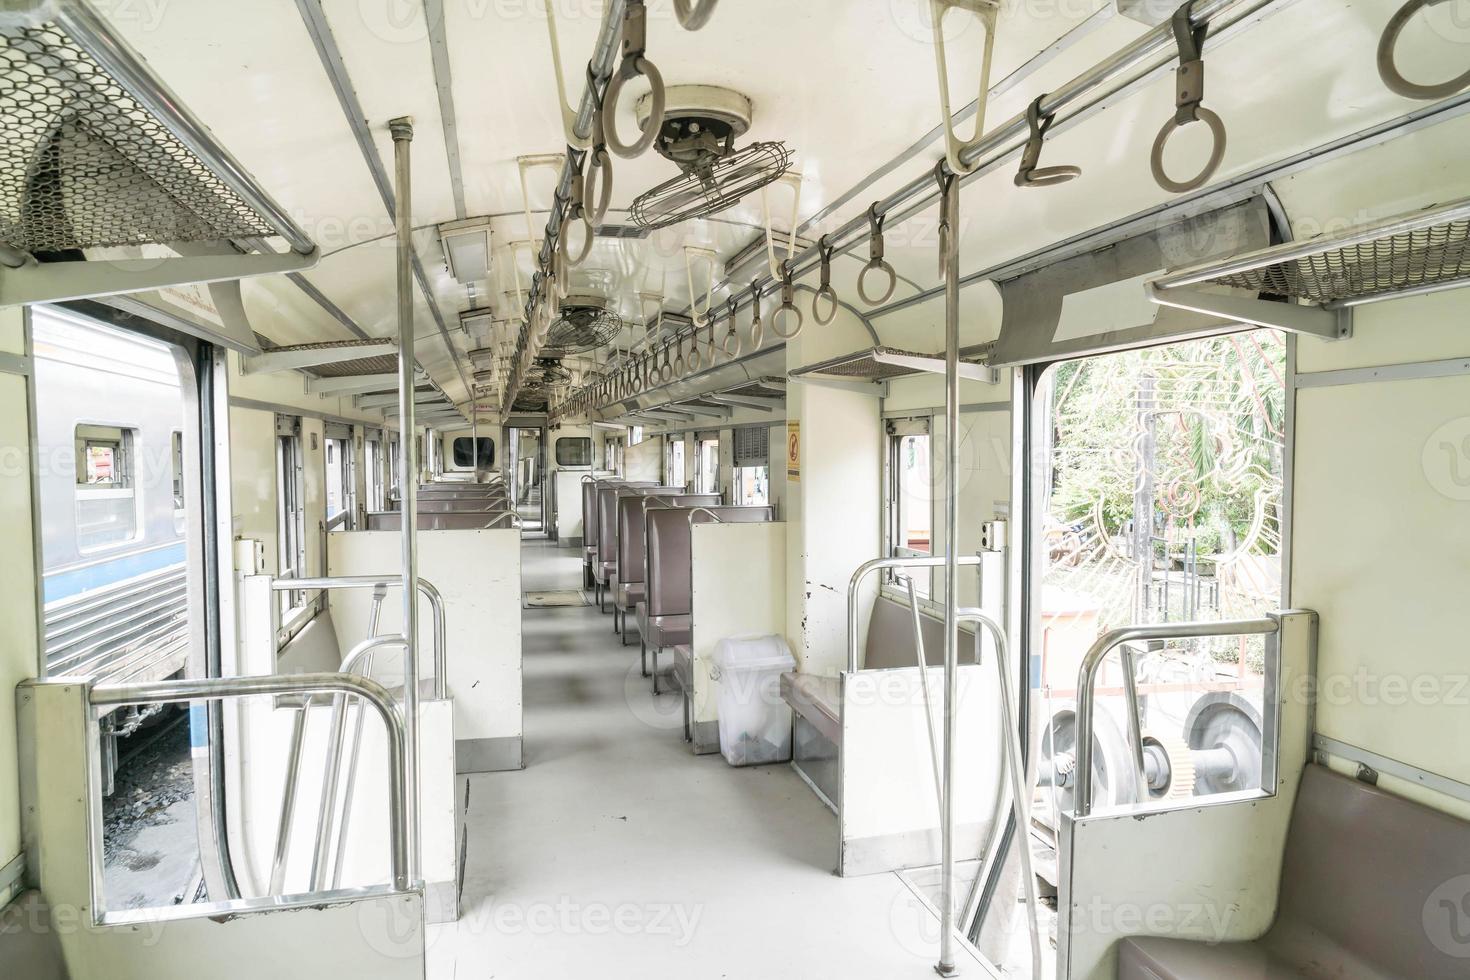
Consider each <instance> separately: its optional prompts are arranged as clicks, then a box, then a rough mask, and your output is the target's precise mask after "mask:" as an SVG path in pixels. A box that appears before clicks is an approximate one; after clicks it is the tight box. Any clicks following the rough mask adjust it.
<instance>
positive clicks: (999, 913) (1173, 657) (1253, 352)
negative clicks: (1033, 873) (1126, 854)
mask: <svg viewBox="0 0 1470 980" xmlns="http://www.w3.org/2000/svg"><path fill="white" fill-rule="evenodd" d="M1285 376H1286V342H1285V339H1284V337H1283V336H1282V334H1280V333H1279V332H1276V331H1271V330H1257V331H1250V332H1244V333H1238V334H1232V335H1229V336H1223V337H1213V338H1207V339H1203V340H1193V341H1187V342H1182V343H1176V344H1168V345H1164V346H1160V347H1152V348H1148V349H1144V350H1134V351H1124V352H1119V353H1112V354H1103V355H1098V356H1094V357H1087V358H1081V359H1077V360H1070V361H1063V362H1058V363H1054V364H1051V365H1045V366H1037V367H1033V368H1030V369H1028V375H1027V386H1026V390H1027V392H1028V394H1029V396H1030V397H1029V398H1028V400H1027V404H1026V405H1025V411H1026V414H1027V449H1026V454H1027V457H1028V458H1027V459H1026V460H1025V463H1026V464H1027V469H1026V470H1025V472H1027V473H1028V474H1029V476H1028V478H1027V487H1026V500H1027V506H1026V508H1025V526H1024V528H1023V534H1022V543H1021V544H1020V547H1022V548H1025V549H1027V558H1028V560H1027V561H1026V562H1024V565H1025V567H1027V568H1028V569H1029V575H1030V580H1029V581H1028V582H1027V583H1026V586H1027V587H1026V588H1025V589H1023V593H1024V594H1025V596H1026V597H1027V605H1026V609H1025V615H1026V628H1025V634H1024V638H1025V647H1024V649H1025V650H1026V652H1027V654H1028V656H1027V657H1026V658H1024V662H1025V668H1024V669H1025V675H1026V679H1027V681H1028V687H1029V691H1030V698H1029V703H1028V705H1027V729H1028V731H1027V734H1028V736H1029V745H1030V750H1031V759H1032V761H1031V764H1030V766H1029V768H1030V770H1031V773H1032V776H1033V778H1034V780H1035V783H1034V788H1033V793H1034V795H1033V798H1032V826H1031V827H1029V828H1027V833H1026V835H1025V837H1024V838H1023V837H1021V835H1019V834H1016V833H1015V828H1014V827H1011V828H1010V829H1009V830H1008V832H1007V840H1008V847H1007V849H1006V854H1005V860H1003V861H1000V862H997V868H996V869H995V870H993V871H992V872H990V873H989V874H987V875H986V876H985V879H984V880H982V881H981V882H979V883H978V884H977V887H976V894H975V895H974V896H972V898H974V899H978V900H977V901H975V902H974V904H973V905H972V906H970V907H971V908H972V909H978V914H977V915H976V916H975V918H974V919H973V921H972V927H971V930H970V935H971V938H972V939H974V940H975V941H976V942H977V944H978V945H979V947H980V949H981V951H982V952H984V953H985V955H986V956H987V957H989V958H990V959H991V961H992V962H994V963H996V964H997V965H1000V966H1001V967H1003V968H1004V969H1005V970H1006V971H1007V973H1008V974H1010V973H1012V972H1013V971H1019V972H1018V973H1017V975H1024V974H1025V973H1026V971H1027V961H1028V960H1029V953H1028V952H1027V948H1028V947H1027V938H1026V923H1025V919H1024V915H1023V914H1020V912H1019V910H1021V909H1024V906H1023V905H1018V904H1017V901H1016V899H1017V897H1018V895H1019V894H1020V886H1021V879H1020V870H1019V862H1018V860H1017V854H1018V849H1017V847H1016V846H1015V844H1016V842H1017V841H1018V840H1026V841H1028V842H1029V844H1030V846H1031V847H1032V851H1033V854H1034V855H1035V856H1036V861H1035V865H1036V868H1037V875H1038V878H1039V879H1040V881H1039V886H1040V894H1041V895H1042V896H1043V897H1046V896H1050V898H1051V900H1052V902H1053V905H1052V907H1051V909H1050V921H1046V922H1044V923H1043V930H1044V931H1043V935H1046V934H1047V932H1049V933H1050V934H1051V936H1052V937H1053V940H1055V936H1056V930H1057V921H1056V908H1055V904H1054V903H1055V899H1056V895H1057V882H1056V881H1055V880H1047V878H1048V877H1050V878H1053V879H1055V878H1056V877H1057V875H1056V873H1055V871H1056V869H1057V867H1058V862H1057V842H1058V828H1059V827H1060V821H1061V815H1062V814H1063V813H1067V812H1071V811H1072V810H1073V808H1074V806H1075V801H1074V799H1073V797H1072V790H1071V785H1072V779H1071V777H1070V774H1071V772H1072V766H1073V764H1074V753H1073V748H1074V746H1075V744H1076V741H1077V738H1078V733H1077V731H1076V721H1075V719H1076V711H1075V709H1076V703H1077V691H1076V687H1077V678H1078V671H1079V667H1080V665H1081V662H1082V659H1083V657H1084V655H1085V654H1086V652H1087V651H1088V649H1089V648H1090V647H1091V646H1092V644H1093V643H1094V641H1096V640H1097V639H1098V637H1099V636H1101V635H1102V634H1103V633H1105V632H1108V631H1110V630H1114V629H1118V628H1121V627H1125V626H1131V625H1141V624H1159V623H1181V622H1186V621H1217V620H1231V619H1249V618H1257V617H1260V616H1263V615H1266V614H1267V613H1270V612H1274V611H1275V610H1276V609H1278V608H1280V603H1281V598H1282V574H1283V551H1284V533H1283V520H1284V496H1285V486H1286V478H1285V474H1286V469H1287V463H1288V457H1287V452H1288V447H1287V423H1286V388H1285ZM1265 659H1266V644H1265V641H1264V639H1263V638H1262V637H1248V638H1244V637H1230V638H1204V639H1199V640H1188V641H1178V642H1173V641H1171V642H1153V643H1139V644H1125V645H1123V646H1122V647H1120V648H1119V650H1118V651H1115V652H1114V653H1112V654H1110V655H1109V657H1108V658H1107V661H1106V662H1105V663H1104V665H1103V668H1102V671H1101V673H1100V674H1099V681H1098V685H1097V692H1096V700H1095V705H1096V714H1095V717H1094V726H1093V734H1092V746H1093V749H1092V758H1093V764H1092V767H1091V768H1092V772H1093V779H1092V785H1093V794H1092V804H1093V808H1094V810H1095V811H1096V810H1106V809H1110V808H1129V807H1134V806H1137V805H1138V804H1140V803H1145V804H1146V803H1148V802H1150V801H1152V800H1160V799H1163V798H1166V797H1167V798H1172V799H1191V798H1197V797H1206V796H1211V795H1214V794H1218V793H1226V792H1234V791H1239V790H1248V789H1254V788H1256V787H1258V786H1259V785H1260V783H1261V778H1262V768H1261V765H1260V764H1259V762H1260V760H1261V759H1262V756H1263V753H1262V741H1263V738H1264V737H1265V736H1264V734H1263V733H1264V731H1265V726H1264V725H1263V718H1265V717H1266V714H1267V712H1266V710H1265V708H1264V706H1263V699H1264V696H1265V690H1266V674H1267V671H1266V669H1265ZM1130 688H1132V689H1133V690H1134V691H1135V692H1136V697H1135V698H1132V699H1130V697H1129V696H1128V694H1127V692H1128V691H1129V689H1130ZM1132 702H1136V704H1137V706H1138V734H1139V736H1140V737H1141V740H1142V743H1143V745H1144V746H1146V747H1147V749H1146V751H1144V752H1143V755H1144V756H1145V757H1146V759H1147V758H1149V757H1151V756H1153V755H1158V756H1159V757H1161V758H1167V760H1168V761H1167V764H1160V765H1152V766H1149V767H1148V768H1149V772H1150V773H1167V774H1168V778H1167V779H1166V780H1165V779H1160V780H1159V781H1158V782H1156V781H1155V779H1154V776H1153V775H1149V774H1140V773H1138V772H1137V768H1138V767H1137V763H1136V762H1135V758H1136V756H1137V754H1138V753H1139V752H1140V747H1138V746H1135V745H1134V744H1133V739H1134V736H1133V735H1132V734H1131V732H1132V729H1133V724H1132V718H1131V716H1130V715H1131V712H1130V703H1132Z"/></svg>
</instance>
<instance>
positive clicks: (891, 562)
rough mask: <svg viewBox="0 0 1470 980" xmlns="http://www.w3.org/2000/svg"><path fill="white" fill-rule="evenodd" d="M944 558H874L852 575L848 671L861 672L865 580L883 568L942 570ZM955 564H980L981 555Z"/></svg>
mask: <svg viewBox="0 0 1470 980" xmlns="http://www.w3.org/2000/svg"><path fill="white" fill-rule="evenodd" d="M944 561H945V560H944V558H943V556H940V557H937V558H936V557H933V556H930V557H928V558H874V559H873V560H872V561H865V562H863V563H862V564H861V565H859V566H858V568H857V571H855V572H853V573H852V578H851V579H849V580H848V582H847V669H848V670H861V669H862V668H861V667H859V666H858V613H857V592H858V587H859V586H860V585H862V583H863V579H865V578H867V577H868V576H869V575H871V574H873V573H874V572H876V571H878V570H879V569H881V568H942V567H943V566H944ZM955 564H957V565H961V566H969V565H978V564H980V556H979V555H959V556H958V557H956V558H955Z"/></svg>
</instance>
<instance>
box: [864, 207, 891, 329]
mask: <svg viewBox="0 0 1470 980" xmlns="http://www.w3.org/2000/svg"><path fill="white" fill-rule="evenodd" d="M887 218H888V216H887V215H886V214H879V213H878V202H877V201H874V202H873V203H872V204H871V205H870V206H869V207H868V264H867V265H865V266H863V271H862V273H861V274H860V275H859V276H858V283H857V286H858V295H859V296H861V297H862V298H863V302H864V303H867V304H868V305H869V306H877V305H879V304H880V303H886V302H888V300H889V298H890V297H892V296H893V291H894V289H896V288H897V287H898V273H896V272H894V271H893V266H891V265H889V264H888V263H887V262H886V261H885V260H884V258H883V222H884V221H886V220H887ZM875 269H876V270H878V271H879V272H883V273H886V274H887V275H888V287H887V288H886V289H884V291H883V294H882V295H881V296H873V295H871V294H869V292H868V273H870V272H872V271H874V270H875Z"/></svg>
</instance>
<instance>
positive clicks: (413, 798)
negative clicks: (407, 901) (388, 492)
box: [388, 116, 420, 883]
mask: <svg viewBox="0 0 1470 980" xmlns="http://www.w3.org/2000/svg"><path fill="white" fill-rule="evenodd" d="M388 129H389V130H390V131H391V132H392V134H393V169H394V180H395V184H396V186H395V188H394V195H395V198H396V200H397V213H396V214H395V215H394V216H393V217H394V221H395V225H396V229H397V236H398V243H397V244H398V425H399V436H398V452H399V457H398V458H399V465H400V467H401V469H402V470H403V472H402V474H401V476H400V490H399V494H398V496H399V501H400V503H399V507H400V511H399V513H400V514H401V515H402V517H403V520H402V522H401V523H402V527H403V639H404V644H403V726H404V729H405V730H406V738H405V740H404V755H405V756H406V757H407V758H405V759H404V776H405V780H404V782H405V784H406V785H407V787H408V799H407V800H406V801H405V803H406V804H407V805H406V808H405V813H406V814H407V816H408V879H409V881H410V882H411V883H416V882H418V880H419V850H420V847H419V657H418V649H419V564H418V489H419V487H418V458H417V457H418V453H417V452H416V451H415V447H414V436H415V422H414V404H413V399H414V391H413V389H414V366H415V364H416V361H415V358H414V349H413V347H414V337H413V197H412V194H411V190H412V188H411V185H410V169H409V144H410V143H411V142H413V120H412V119H410V118H408V117H407V116H401V117H399V118H397V119H394V120H392V121H390V122H389V123H388Z"/></svg>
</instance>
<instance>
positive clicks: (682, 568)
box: [636, 507, 775, 694]
mask: <svg viewBox="0 0 1470 980" xmlns="http://www.w3.org/2000/svg"><path fill="white" fill-rule="evenodd" d="M691 519H692V520H693V521H694V523H696V524H704V523H710V522H714V521H720V522H722V523H726V524H751V523H762V522H766V521H771V520H774V519H775V511H774V510H773V509H772V508H770V507H707V508H702V509H700V510H696V509H692V508H687V507H649V508H648V510H647V511H646V512H645V513H644V516H643V524H644V536H645V539H646V540H645V542H644V549H645V554H646V556H647V580H646V582H645V585H644V588H645V591H646V594H647V597H646V599H645V600H644V601H643V602H641V603H639V604H638V606H637V607H636V610H637V615H638V634H639V639H640V644H641V646H642V652H643V657H644V660H645V667H647V664H646V661H647V660H648V653H649V651H650V650H652V652H653V658H652V661H653V663H652V667H651V668H650V669H646V670H645V672H646V673H651V674H652V675H653V692H654V693H655V694H657V693H659V685H658V680H659V677H658V654H659V651H660V650H663V649H666V648H668V647H673V646H676V645H678V644H680V643H690V642H692V640H693V635H692V620H691V616H690V613H691V592H692V589H691V583H690V541H689V526H690V521H691Z"/></svg>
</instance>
